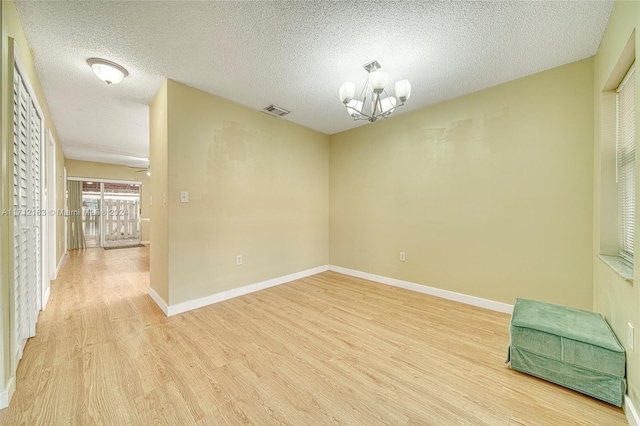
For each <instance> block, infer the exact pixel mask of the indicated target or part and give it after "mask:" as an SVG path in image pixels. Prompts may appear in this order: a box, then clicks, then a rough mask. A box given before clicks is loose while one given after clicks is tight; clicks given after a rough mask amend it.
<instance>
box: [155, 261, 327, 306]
mask: <svg viewBox="0 0 640 426" xmlns="http://www.w3.org/2000/svg"><path fill="white" fill-rule="evenodd" d="M328 270H329V265H322V266H318V267H317V268H312V269H307V270H306V271H300V272H296V273H293V274H289V275H285V276H282V277H278V278H273V279H270V280H267V281H262V282H259V283H255V284H249V285H245V286H243V287H238V288H234V289H231V290H227V291H222V292H220V293H215V294H211V295H209V296H205V297H201V298H200V299H193V300H188V301H186V302H182V303H178V304H176V305H169V309H168V313H167V316H172V315H176V314H181V313H183V312H187V311H191V310H193V309H198V308H202V307H203V306H208V305H213V304H214V303H218V302H222V301H224V300H228V299H233V298H234V297H238V296H244V295H245V294H249V293H253V292H255V291H259V290H264V289H266V288H269V287H274V286H277V285H280V284H284V283H288V282H290V281H295V280H299V279H302V278H305V277H309V276H311V275H315V274H319V273H321V272H325V271H328ZM149 294H151V289H149ZM152 297H153V296H152ZM154 300H155V299H154ZM156 303H158V301H156ZM160 307H162V306H160Z"/></svg>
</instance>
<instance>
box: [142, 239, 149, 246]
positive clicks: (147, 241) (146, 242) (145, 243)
mask: <svg viewBox="0 0 640 426" xmlns="http://www.w3.org/2000/svg"><path fill="white" fill-rule="evenodd" d="M140 244H144V245H147V244H151V240H146V241H140Z"/></svg>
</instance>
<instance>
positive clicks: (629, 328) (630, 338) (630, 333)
mask: <svg viewBox="0 0 640 426" xmlns="http://www.w3.org/2000/svg"><path fill="white" fill-rule="evenodd" d="M633 331H634V328H633V325H632V324H631V323H630V322H629V323H627V345H628V346H629V350H633V345H634V343H635V342H634V340H635V339H634V335H633Z"/></svg>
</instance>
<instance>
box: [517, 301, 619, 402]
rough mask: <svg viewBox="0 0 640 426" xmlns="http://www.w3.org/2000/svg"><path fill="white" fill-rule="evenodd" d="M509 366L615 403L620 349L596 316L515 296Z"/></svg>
mask: <svg viewBox="0 0 640 426" xmlns="http://www.w3.org/2000/svg"><path fill="white" fill-rule="evenodd" d="M510 332H511V345H510V348H509V357H510V360H511V367H512V368H513V369H515V370H520V371H523V372H525V373H529V374H532V375H534V376H538V377H541V378H543V379H546V380H549V381H552V382H554V383H558V384H560V385H563V386H566V387H569V388H571V389H575V390H578V391H580V392H583V393H586V394H588V395H591V396H594V397H596V398H599V399H602V400H604V401H607V402H609V403H611V404H614V405H618V406H620V405H621V403H622V398H623V396H624V392H625V389H626V382H625V380H624V376H625V352H624V348H623V347H622V345H620V343H619V342H618V339H617V338H616V336H615V334H614V333H613V331H612V330H611V328H610V327H609V325H608V324H607V322H606V321H605V320H604V318H602V316H601V315H600V314H597V313H595V312H589V311H585V310H582V309H576V308H569V307H565V306H560V305H554V304H551V303H544V302H538V301H535V300H528V299H516V303H515V305H514V309H513V315H512V317H511V327H510Z"/></svg>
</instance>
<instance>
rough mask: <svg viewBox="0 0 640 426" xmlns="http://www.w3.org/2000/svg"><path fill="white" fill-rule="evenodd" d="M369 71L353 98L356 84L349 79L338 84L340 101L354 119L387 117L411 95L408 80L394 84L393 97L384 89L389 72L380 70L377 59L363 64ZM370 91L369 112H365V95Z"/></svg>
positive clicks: (371, 119)
mask: <svg viewBox="0 0 640 426" xmlns="http://www.w3.org/2000/svg"><path fill="white" fill-rule="evenodd" d="M363 68H364V69H365V70H366V71H367V72H368V73H369V77H368V78H367V82H366V83H365V84H364V87H363V88H362V91H361V92H360V96H359V97H357V98H354V95H355V92H356V84H355V83H352V82H350V81H346V82H344V83H342V86H340V102H342V103H343V104H344V106H345V107H347V112H348V113H349V115H350V116H351V117H353V119H354V120H368V121H370V122H372V123H373V122H374V121H376V120H377V119H378V118H388V117H389V116H390V115H391V113H392V112H393V111H394V110H395V109H396V108H398V107H401V106H402V105H404V103H405V102H406V101H407V100H408V99H409V96H411V84H409V80H400V81H397V82H396V84H395V89H396V91H395V95H396V96H395V97H394V96H389V95H388V94H387V92H386V90H384V88H385V86H386V85H387V80H388V79H389V73H388V72H386V71H382V70H381V69H380V68H382V67H381V66H380V64H379V63H378V61H371V62H368V63H366V64H364V65H363ZM369 93H371V112H370V113H368V114H367V113H366V112H365V103H366V102H367V96H368V95H369Z"/></svg>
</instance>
